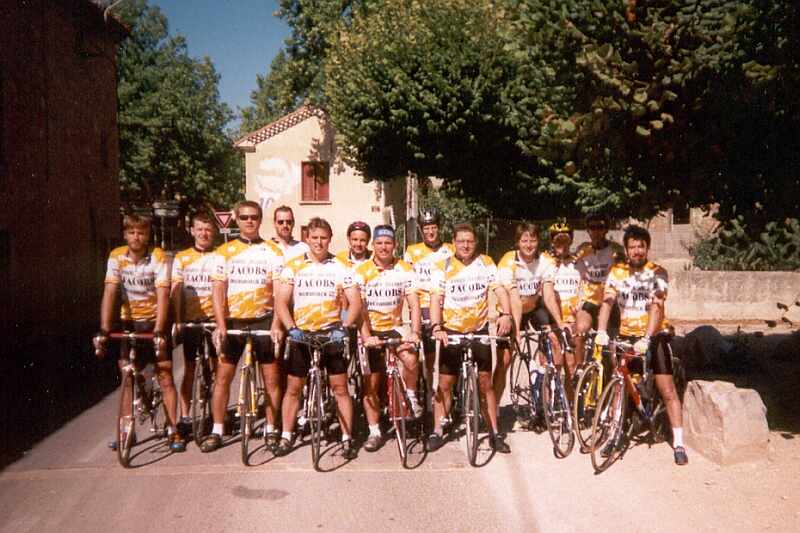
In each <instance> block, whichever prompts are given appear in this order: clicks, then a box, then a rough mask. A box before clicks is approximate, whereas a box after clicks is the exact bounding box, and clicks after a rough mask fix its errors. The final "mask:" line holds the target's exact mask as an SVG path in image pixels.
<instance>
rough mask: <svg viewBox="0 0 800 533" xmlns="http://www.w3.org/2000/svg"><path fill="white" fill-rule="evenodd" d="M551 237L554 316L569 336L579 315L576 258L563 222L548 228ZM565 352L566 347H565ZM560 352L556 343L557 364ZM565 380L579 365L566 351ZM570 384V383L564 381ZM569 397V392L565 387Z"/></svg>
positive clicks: (570, 235)
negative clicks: (554, 298) (557, 310)
mask: <svg viewBox="0 0 800 533" xmlns="http://www.w3.org/2000/svg"><path fill="white" fill-rule="evenodd" d="M548 231H549V233H550V245H551V250H550V252H546V253H545V254H542V255H545V256H546V257H547V258H549V260H550V261H553V262H554V263H555V265H556V273H555V278H554V288H555V291H556V294H557V295H558V300H559V303H560V306H559V307H560V308H559V313H558V315H556V316H554V318H555V322H556V325H557V326H558V327H559V328H561V329H567V330H568V331H569V332H570V333H571V332H572V330H573V329H574V328H575V315H576V313H577V312H578V302H579V300H580V288H581V273H580V272H579V271H578V268H577V265H576V263H575V256H574V255H572V253H571V252H570V246H571V245H572V228H571V227H570V226H569V224H567V223H566V222H563V221H561V222H555V223H553V224H552V225H551V226H550V227H549V228H548ZM565 348H568V347H565ZM561 351H562V350H561V348H560V347H559V343H555V344H554V345H553V355H554V357H555V359H556V364H560V361H561V353H560V352H561ZM564 352H565V359H566V362H567V364H566V365H565V368H566V371H567V377H568V378H571V377H572V376H573V375H574V374H575V368H576V367H577V365H578V362H577V360H576V359H575V354H574V353H573V352H572V351H570V350H569V349H567V350H564ZM567 382H568V383H569V380H568V381H567ZM567 391H568V394H571V388H569V387H567Z"/></svg>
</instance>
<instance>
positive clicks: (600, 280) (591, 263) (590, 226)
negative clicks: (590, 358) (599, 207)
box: [573, 214, 625, 363]
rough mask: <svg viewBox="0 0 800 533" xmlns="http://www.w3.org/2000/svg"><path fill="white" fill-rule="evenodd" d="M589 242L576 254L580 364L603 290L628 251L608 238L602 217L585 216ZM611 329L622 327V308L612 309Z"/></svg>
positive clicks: (595, 323) (596, 215) (576, 353)
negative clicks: (620, 318)
mask: <svg viewBox="0 0 800 533" xmlns="http://www.w3.org/2000/svg"><path fill="white" fill-rule="evenodd" d="M586 229H587V231H588V232H589V239H590V240H589V241H588V242H584V243H583V244H581V245H580V246H578V250H577V251H576V253H575V255H576V257H577V263H576V264H577V267H578V270H579V271H580V273H581V303H580V305H579V306H578V312H577V314H576V316H575V318H576V320H575V330H576V331H575V335H574V336H573V338H574V342H575V356H576V358H577V359H578V362H579V363H580V362H582V361H581V357H585V356H586V338H585V335H586V332H588V331H589V330H590V329H591V328H592V327H594V328H597V313H598V312H599V310H600V304H601V303H602V302H603V290H604V289H605V284H606V279H607V278H608V273H609V271H610V270H611V267H612V266H613V265H615V264H616V263H620V262H623V261H625V250H624V249H623V248H622V246H621V245H619V244H618V243H616V242H613V241H610V240H608V239H607V238H606V235H607V234H608V219H607V218H606V217H605V216H603V215H601V214H592V215H589V216H588V217H586ZM609 326H610V329H613V330H616V329H618V328H619V306H617V305H614V306H613V307H612V309H611V318H610V322H609Z"/></svg>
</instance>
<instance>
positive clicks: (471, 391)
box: [463, 365, 481, 466]
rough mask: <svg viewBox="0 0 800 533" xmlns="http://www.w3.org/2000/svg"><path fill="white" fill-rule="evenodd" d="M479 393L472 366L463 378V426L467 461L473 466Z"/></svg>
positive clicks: (475, 454)
mask: <svg viewBox="0 0 800 533" xmlns="http://www.w3.org/2000/svg"><path fill="white" fill-rule="evenodd" d="M480 401H481V400H480V393H479V391H478V374H477V371H476V369H475V367H474V366H472V365H470V366H468V367H467V375H466V376H464V405H463V410H464V426H465V429H466V431H465V434H466V438H465V439H464V441H465V443H466V445H467V459H469V464H471V465H472V466H475V463H476V461H477V459H478V426H479V423H480V412H481V407H480Z"/></svg>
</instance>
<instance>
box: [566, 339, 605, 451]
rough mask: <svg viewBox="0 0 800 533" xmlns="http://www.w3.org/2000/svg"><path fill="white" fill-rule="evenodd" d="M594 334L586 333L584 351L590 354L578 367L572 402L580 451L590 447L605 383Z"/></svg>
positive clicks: (601, 358)
mask: <svg viewBox="0 0 800 533" xmlns="http://www.w3.org/2000/svg"><path fill="white" fill-rule="evenodd" d="M594 334H595V332H594V331H590V332H587V333H586V336H587V342H586V353H587V354H588V353H591V354H592V355H591V357H589V358H586V360H585V361H584V362H581V363H580V365H579V367H578V372H577V375H578V378H577V381H576V384H575V397H574V398H573V402H572V418H573V420H574V422H575V436H576V437H577V438H578V443H579V444H580V450H581V452H582V453H588V452H589V450H591V448H592V422H593V420H594V415H595V413H596V412H597V404H598V400H599V399H600V395H601V394H602V393H603V388H604V383H605V373H606V368H605V367H604V365H603V349H602V346H599V345H596V344H595V343H594Z"/></svg>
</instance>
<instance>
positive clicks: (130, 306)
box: [105, 246, 169, 320]
mask: <svg viewBox="0 0 800 533" xmlns="http://www.w3.org/2000/svg"><path fill="white" fill-rule="evenodd" d="M105 282H106V283H114V284H117V285H119V287H120V292H121V293H122V306H121V310H120V318H121V319H122V320H155V319H156V305H157V302H158V300H157V297H156V288H163V287H166V288H169V268H168V266H167V261H166V257H165V256H164V251H163V250H162V249H161V248H152V249H151V250H150V251H149V252H148V253H147V255H145V256H144V257H143V258H142V259H141V260H139V261H136V262H135V261H134V260H133V259H132V258H131V257H130V256H129V255H128V247H127V246H120V247H118V248H114V249H113V250H112V251H111V253H110V254H109V255H108V268H107V270H106V280H105Z"/></svg>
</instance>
